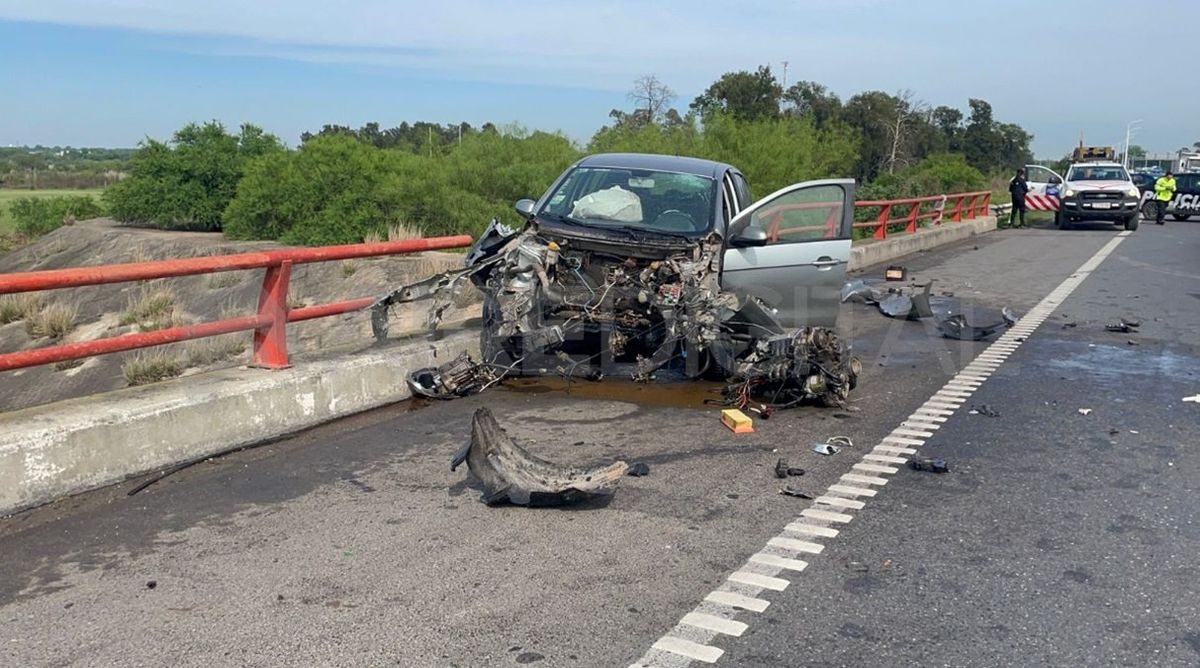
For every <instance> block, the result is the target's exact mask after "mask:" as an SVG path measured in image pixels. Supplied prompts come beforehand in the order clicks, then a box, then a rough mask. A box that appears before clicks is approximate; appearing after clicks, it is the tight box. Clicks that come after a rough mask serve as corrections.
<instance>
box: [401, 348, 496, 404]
mask: <svg viewBox="0 0 1200 668" xmlns="http://www.w3.org/2000/svg"><path fill="white" fill-rule="evenodd" d="M499 380H500V376H499V374H497V373H496V371H495V370H494V369H492V368H491V367H490V366H488V365H486V364H479V363H476V362H475V361H474V360H473V359H471V356H470V355H468V354H467V353H466V352H463V353H462V354H461V355H459V356H458V357H456V358H454V359H453V360H451V361H449V362H447V363H445V364H443V365H441V366H439V367H430V368H426V369H417V370H416V371H413V372H411V373H409V374H408V387H409V389H411V390H412V392H413V394H416V395H419V396H422V397H428V398H430V399H455V398H458V397H465V396H468V395H472V394H476V393H478V392H482V391H483V390H485V389H487V388H488V387H490V386H491V385H493V384H495V383H496V382H498V381H499Z"/></svg>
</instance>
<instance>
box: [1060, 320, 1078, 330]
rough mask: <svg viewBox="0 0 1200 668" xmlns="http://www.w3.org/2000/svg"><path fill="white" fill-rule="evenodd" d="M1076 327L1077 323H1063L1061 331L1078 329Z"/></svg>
mask: <svg viewBox="0 0 1200 668" xmlns="http://www.w3.org/2000/svg"><path fill="white" fill-rule="evenodd" d="M1078 326H1079V323H1077V322H1064V323H1063V326H1062V328H1063V329H1072V328H1074V327H1078Z"/></svg>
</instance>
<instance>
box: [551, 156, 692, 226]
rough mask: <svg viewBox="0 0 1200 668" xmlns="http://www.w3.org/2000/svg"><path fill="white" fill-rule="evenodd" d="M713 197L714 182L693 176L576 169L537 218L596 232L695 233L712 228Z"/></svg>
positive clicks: (674, 173)
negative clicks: (620, 229)
mask: <svg viewBox="0 0 1200 668" xmlns="http://www.w3.org/2000/svg"><path fill="white" fill-rule="evenodd" d="M715 193H716V183H715V181H713V180H712V179H710V178H707V177H704V176H697V175H695V174H680V173H677V172H660V171H654V170H644V169H620V168H611V167H577V168H575V169H574V170H572V171H571V173H570V174H568V175H567V178H566V179H564V180H563V181H562V183H561V184H559V186H558V189H557V190H555V191H554V193H553V194H552V195H551V196H550V199H549V200H548V201H547V202H546V205H545V206H544V207H543V208H542V211H541V213H542V214H543V215H549V216H550V217H557V218H565V219H570V220H572V221H574V222H579V223H583V224H586V225H594V226H596V227H632V228H645V229H647V230H651V231H655V232H665V233H669V234H695V233H701V232H706V231H708V230H709V229H711V228H712V222H713V220H712V219H713V211H714V209H715V207H714V206H713V197H714V196H715Z"/></svg>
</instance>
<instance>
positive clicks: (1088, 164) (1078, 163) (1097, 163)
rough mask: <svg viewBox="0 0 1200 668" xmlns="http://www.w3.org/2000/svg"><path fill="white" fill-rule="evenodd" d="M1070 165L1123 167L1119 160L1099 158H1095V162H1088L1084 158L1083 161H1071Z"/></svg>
mask: <svg viewBox="0 0 1200 668" xmlns="http://www.w3.org/2000/svg"><path fill="white" fill-rule="evenodd" d="M1071 166H1072V167H1124V166H1125V165H1122V164H1121V163H1119V162H1101V161H1099V160H1097V161H1095V162H1089V161H1086V160H1085V161H1083V162H1073V163H1071Z"/></svg>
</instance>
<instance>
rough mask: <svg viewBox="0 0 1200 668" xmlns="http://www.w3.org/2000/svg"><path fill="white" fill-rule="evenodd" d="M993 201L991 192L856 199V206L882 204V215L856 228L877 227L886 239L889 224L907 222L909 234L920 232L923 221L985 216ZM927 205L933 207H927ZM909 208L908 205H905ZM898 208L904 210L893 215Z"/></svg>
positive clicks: (904, 223) (880, 236)
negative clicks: (918, 230) (887, 198)
mask: <svg viewBox="0 0 1200 668" xmlns="http://www.w3.org/2000/svg"><path fill="white" fill-rule="evenodd" d="M991 202H992V193H991V192H990V191H986V190H984V191H980V192H973V193H954V194H952V195H934V196H932V197H911V198H908V199H889V200H877V201H870V200H868V201H861V202H855V203H854V208H855V209H865V208H869V207H879V215H878V216H877V217H876V219H875V220H873V221H870V222H865V223H855V224H854V228H855V229H872V228H873V229H874V230H875V233H874V234H873V235H872V236H873V237H874V238H876V239H886V238H887V236H888V227H890V226H899V225H904V231H905V232H906V233H907V234H913V233H914V232H916V231H917V226H918V225H919V224H920V222H921V221H923V220H928V221H930V223H931V224H933V225H937V224H939V223H941V222H942V221H943V220H945V219H946V218H949V219H950V222H952V223H957V222H961V221H963V220H974V219H975V218H977V217H979V216H985V215H987V212H988V206H989V205H990V204H991ZM926 205H929V208H928V209H926V208H925V207H926ZM905 207H907V208H905ZM894 209H900V210H901V213H900V214H899V216H898V217H896V218H893V217H892V212H893V210H894Z"/></svg>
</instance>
